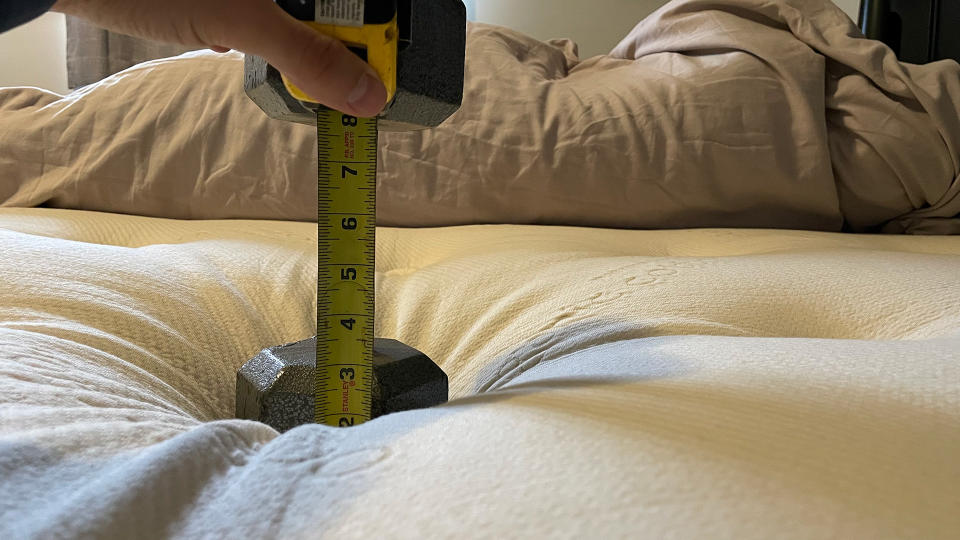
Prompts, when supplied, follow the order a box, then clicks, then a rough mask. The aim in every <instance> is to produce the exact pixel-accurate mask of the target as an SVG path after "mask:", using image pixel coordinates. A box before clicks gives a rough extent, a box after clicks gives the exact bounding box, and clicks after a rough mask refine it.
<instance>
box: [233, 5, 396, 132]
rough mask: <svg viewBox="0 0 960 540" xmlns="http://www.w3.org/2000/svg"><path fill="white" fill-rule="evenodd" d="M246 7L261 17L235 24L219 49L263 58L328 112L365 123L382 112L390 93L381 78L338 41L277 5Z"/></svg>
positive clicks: (251, 16) (252, 16) (244, 18)
mask: <svg viewBox="0 0 960 540" xmlns="http://www.w3.org/2000/svg"><path fill="white" fill-rule="evenodd" d="M247 5H248V6H251V8H252V9H254V10H255V11H257V12H258V13H249V12H248V13H246V14H244V15H243V16H241V17H240V18H239V19H236V18H234V21H235V22H234V23H232V24H230V26H232V28H231V30H230V34H229V35H228V36H225V38H224V39H223V40H220V41H218V42H217V45H218V46H221V47H229V48H233V49H238V50H242V51H244V52H249V53H252V54H256V55H258V56H262V57H263V58H264V59H266V60H267V62H269V63H270V64H272V65H273V66H274V67H275V68H277V69H278V70H279V71H280V72H281V73H283V74H284V75H286V76H287V78H288V79H290V81H291V82H292V83H293V84H295V85H297V87H299V88H300V89H301V90H303V91H304V92H305V93H306V94H307V95H308V96H311V97H312V98H313V99H314V100H315V101H317V102H318V103H322V104H324V105H326V106H328V107H332V108H334V109H337V110H339V111H342V112H345V113H348V114H353V115H355V116H360V117H369V116H376V115H377V114H378V113H379V112H380V111H381V110H382V109H383V106H384V105H385V104H386V100H387V91H386V88H385V87H384V85H383V83H382V82H381V81H380V79H379V77H377V74H376V72H375V71H374V70H373V68H371V67H370V66H369V65H368V64H367V63H366V62H364V61H363V60H361V59H360V58H359V57H358V56H357V55H355V54H353V53H352V52H350V51H349V50H348V49H347V48H346V46H344V45H343V44H342V43H341V42H340V41H339V40H337V39H334V38H331V37H329V36H326V35H323V34H320V33H318V32H316V31H314V30H313V29H311V28H310V27H308V26H307V25H305V24H303V23H302V22H300V21H298V20H296V19H294V18H293V17H291V16H290V15H288V14H287V13H286V12H284V11H283V9H281V8H280V7H278V6H277V5H276V4H275V3H273V2H255V3H253V4H247ZM231 18H233V17H231Z"/></svg>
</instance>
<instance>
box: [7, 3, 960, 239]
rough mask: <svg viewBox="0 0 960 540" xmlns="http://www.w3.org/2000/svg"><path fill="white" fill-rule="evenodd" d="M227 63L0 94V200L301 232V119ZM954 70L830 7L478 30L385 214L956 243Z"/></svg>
mask: <svg viewBox="0 0 960 540" xmlns="http://www.w3.org/2000/svg"><path fill="white" fill-rule="evenodd" d="M241 72H242V62H241V58H240V56H239V55H237V54H231V55H226V56H217V55H215V54H213V53H191V54H188V55H186V56H183V57H179V58H177V59H173V60H164V61H156V62H149V63H146V64H142V65H140V66H136V67H134V68H131V69H130V70H128V71H126V72H124V73H121V74H119V75H117V76H114V77H111V78H109V79H106V80H105V81H103V82H102V83H98V84H96V85H93V86H92V87H89V88H87V89H84V90H82V91H78V92H75V93H73V94H71V95H69V96H63V97H61V96H54V95H50V94H45V93H43V92H41V91H39V90H35V89H3V90H0V115H2V118H3V122H2V125H0V205H2V206H37V205H48V206H55V207H65V208H80V209H91V210H105V211H111V212H122V213H132V214H141V215H150V216H161V217H175V218H189V219H213V218H258V219H259V218H267V219H286V220H303V221H313V220H315V211H316V197H315V189H316V187H315V181H316V180H315V179H316V163H315V162H316V149H315V136H314V133H313V130H312V129H310V128H309V127H305V126H298V125H292V124H284V123H280V122H275V121H271V120H268V119H267V118H266V117H265V116H264V115H263V114H262V113H261V112H260V111H259V109H258V108H257V107H256V106H255V105H254V104H253V103H251V102H250V100H249V99H247V97H246V96H245V95H244V94H243V91H242V81H241ZM958 110H960V65H958V64H957V63H956V62H953V61H941V62H937V63H934V64H929V65H923V66H917V65H908V64H903V63H900V62H898V61H897V60H896V58H895V57H894V55H893V53H892V52H891V51H890V49H888V48H887V47H885V46H884V45H883V44H881V43H880V42H876V41H871V40H866V39H863V37H862V36H861V35H860V34H859V32H858V30H857V29H856V27H855V25H854V24H853V22H852V21H850V20H849V18H847V16H846V15H845V14H844V13H843V12H842V11H840V9H839V8H837V7H836V6H835V5H834V4H833V3H831V2H829V1H827V0H785V1H780V2H768V1H765V0H717V1H705V0H678V1H674V2H670V3H669V4H667V5H666V6H664V7H663V8H661V9H660V10H658V11H657V12H655V13H654V14H652V15H651V16H650V17H648V18H647V19H645V20H644V21H642V22H640V24H638V25H637V27H636V28H635V29H634V30H633V31H632V32H631V33H630V34H629V35H628V36H626V37H625V38H624V39H623V41H622V42H621V43H620V44H619V45H618V46H617V47H616V48H615V49H614V50H613V51H612V52H611V53H610V54H609V55H604V56H598V57H595V58H591V59H587V60H583V61H581V60H580V59H578V58H577V55H576V48H575V46H574V45H573V44H572V43H570V42H566V41H554V42H548V43H545V42H541V41H537V40H534V39H532V38H530V37H527V36H524V35H522V34H519V33H517V32H513V31H510V30H507V29H504V28H498V27H493V26H485V25H472V26H471V27H470V30H469V37H468V40H467V67H466V79H465V96H464V104H463V107H462V109H461V110H460V111H459V112H458V113H457V114H456V115H454V116H453V117H452V118H451V119H450V120H449V121H448V122H446V123H445V124H444V125H443V126H441V127H440V128H438V129H435V130H431V131H423V132H413V133H385V134H383V136H382V137H381V152H380V175H379V188H378V195H379V201H380V205H379V214H378V219H379V222H380V224H382V225H386V226H441V225H458V224H473V223H514V224H517V223H538V224H563V225H585V226H597V227H617V228H690V227H755V228H804V229H818V230H832V231H837V230H844V229H845V230H853V231H860V232H866V231H878V230H881V231H884V232H909V233H956V232H960V218H958V215H960V180H958V176H960V153H958V152H960V119H958Z"/></svg>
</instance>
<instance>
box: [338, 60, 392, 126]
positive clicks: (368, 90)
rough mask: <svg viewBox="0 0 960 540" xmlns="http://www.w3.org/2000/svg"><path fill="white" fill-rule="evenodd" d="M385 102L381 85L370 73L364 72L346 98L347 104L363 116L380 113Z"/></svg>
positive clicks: (383, 89)
mask: <svg viewBox="0 0 960 540" xmlns="http://www.w3.org/2000/svg"><path fill="white" fill-rule="evenodd" d="M386 101H387V90H386V88H384V87H383V83H381V82H380V79H379V78H377V76H376V75H374V74H373V73H371V72H369V71H368V72H366V73H364V74H363V76H362V77H360V80H359V81H357V85H356V86H354V87H353V90H351V91H350V94H349V95H348V96H347V103H349V104H350V106H351V107H353V108H354V109H356V111H357V113H358V114H360V115H363V116H373V115H375V114H377V113H379V112H380V109H382V108H383V106H384V104H385V102H386Z"/></svg>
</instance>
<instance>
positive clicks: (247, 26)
mask: <svg viewBox="0 0 960 540" xmlns="http://www.w3.org/2000/svg"><path fill="white" fill-rule="evenodd" d="M52 9H53V11H59V12H62V13H66V14H69V15H74V16H76V17H80V18H83V19H86V20H88V21H90V22H92V23H94V24H96V25H98V26H101V27H103V28H106V29H109V30H113V31H115V32H120V33H123V34H128V35H133V36H138V37H142V38H146V39H151V40H154V41H163V42H168V43H179V44H181V45H187V46H200V47H208V48H210V49H213V50H214V51H217V52H226V51H229V50H231V49H236V50H238V51H242V52H245V53H250V54H255V55H257V56H261V57H263V58H265V59H266V60H267V62H269V63H270V64H272V65H273V66H274V67H276V68H277V69H278V70H280V72H282V73H283V74H284V75H286V76H287V78H288V79H290V81H291V82H293V83H294V84H295V85H297V86H298V87H299V88H300V89H301V90H303V91H304V92H306V94H307V95H309V96H311V97H313V98H314V99H315V100H316V101H318V102H319V103H322V104H324V105H327V106H328V107H331V108H334V109H337V110H339V111H342V112H345V113H348V114H352V115H354V116H360V117H370V116H376V115H377V113H379V112H380V111H381V109H383V106H384V105H385V103H386V100H387V91H386V89H385V88H384V86H383V83H382V82H381V81H380V79H379V78H378V77H377V74H376V72H375V71H374V70H373V68H371V67H370V66H369V65H368V64H367V63H366V62H364V61H363V60H361V59H360V58H359V57H357V56H356V55H355V54H353V53H351V52H350V51H349V50H348V49H347V48H346V47H345V46H344V45H343V44H342V43H341V42H340V41H339V40H337V39H334V38H331V37H329V36H325V35H322V34H319V33H317V32H316V31H314V30H312V29H310V28H309V27H308V26H307V25H305V24H303V23H302V22H300V21H298V20H296V19H294V18H293V17H291V16H290V15H288V14H287V13H286V12H284V11H283V9H281V8H280V7H279V6H277V5H276V4H275V3H274V2H273V1H271V0H165V1H162V2H158V1H156V0H58V1H57V3H56V4H55V5H54V6H53V8H52Z"/></svg>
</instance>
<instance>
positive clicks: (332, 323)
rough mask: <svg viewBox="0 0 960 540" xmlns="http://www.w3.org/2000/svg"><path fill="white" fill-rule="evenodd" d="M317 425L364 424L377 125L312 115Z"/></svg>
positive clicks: (369, 371)
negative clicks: (315, 150)
mask: <svg viewBox="0 0 960 540" xmlns="http://www.w3.org/2000/svg"><path fill="white" fill-rule="evenodd" d="M317 148H318V155H319V167H318V172H319V174H318V186H317V187H318V194H319V195H318V197H319V201H318V202H319V212H318V231H317V233H318V248H319V251H318V266H317V368H316V381H315V383H316V421H317V422H318V423H321V424H327V425H332V426H340V427H345V426H352V425H357V424H361V423H363V422H365V421H367V420H369V419H370V403H371V391H372V388H373V337H374V334H373V327H374V313H375V308H374V297H375V290H374V287H375V280H374V270H375V252H376V214H377V211H376V188H377V120H376V118H356V117H353V116H350V115H346V114H343V113H340V112H337V111H333V110H330V109H327V108H324V107H321V108H320V109H319V110H318V111H317Z"/></svg>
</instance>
